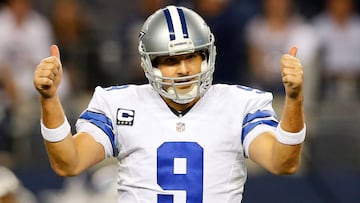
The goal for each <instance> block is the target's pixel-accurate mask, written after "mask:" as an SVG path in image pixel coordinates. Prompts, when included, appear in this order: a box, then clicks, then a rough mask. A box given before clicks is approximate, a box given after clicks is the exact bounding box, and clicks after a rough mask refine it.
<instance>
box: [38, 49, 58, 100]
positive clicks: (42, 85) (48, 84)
mask: <svg viewBox="0 0 360 203" xmlns="http://www.w3.org/2000/svg"><path fill="white" fill-rule="evenodd" d="M50 53H51V56H50V57H48V58H45V59H43V60H41V61H40V64H39V65H38V66H37V67H36V70H35V73H34V86H35V88H36V90H37V91H38V92H39V93H40V95H41V96H42V97H44V98H52V97H54V96H55V95H57V89H58V86H59V84H60V81H61V78H62V65H61V61H60V51H59V48H58V47H57V46H56V45H52V46H51V47H50Z"/></svg>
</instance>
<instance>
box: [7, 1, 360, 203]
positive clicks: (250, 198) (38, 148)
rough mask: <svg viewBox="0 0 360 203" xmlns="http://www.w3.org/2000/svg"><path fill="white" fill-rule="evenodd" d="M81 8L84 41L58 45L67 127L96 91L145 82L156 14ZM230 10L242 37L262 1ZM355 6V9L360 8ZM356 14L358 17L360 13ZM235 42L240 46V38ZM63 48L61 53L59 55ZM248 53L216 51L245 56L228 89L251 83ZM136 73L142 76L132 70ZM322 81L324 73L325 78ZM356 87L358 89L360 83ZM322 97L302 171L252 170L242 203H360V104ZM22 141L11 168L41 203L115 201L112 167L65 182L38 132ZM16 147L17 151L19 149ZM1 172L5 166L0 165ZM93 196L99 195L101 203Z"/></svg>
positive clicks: (306, 9) (123, 5)
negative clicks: (65, 76)
mask: <svg viewBox="0 0 360 203" xmlns="http://www.w3.org/2000/svg"><path fill="white" fill-rule="evenodd" d="M4 1H5V0H1V1H0V2H4ZM32 1H33V2H32V3H33V8H34V9H35V10H36V11H38V12H39V13H41V14H42V15H44V16H46V17H47V18H48V19H49V21H50V22H51V23H53V25H55V23H56V20H55V19H56V18H57V17H59V18H60V13H62V14H64V16H65V17H63V18H64V19H66V14H67V13H68V12H70V11H69V10H67V9H66V8H69V7H66V6H64V7H60V8H62V10H60V12H58V13H56V12H55V5H56V2H60V1H61V0H58V1H55V0H51V1H41V0H32ZM63 1H71V0H63ZM216 1H226V0H216ZM76 2H77V3H78V5H80V9H79V10H76V11H77V12H78V13H80V14H81V15H82V16H75V17H74V16H73V18H72V17H71V14H69V15H70V17H69V16H68V17H69V18H70V19H81V20H80V21H81V22H82V23H83V24H82V25H81V26H84V27H85V28H84V30H83V31H82V32H80V34H79V36H80V38H81V37H83V38H81V39H80V41H81V42H77V44H76V46H74V47H72V46H70V45H68V44H66V40H64V41H61V43H63V44H64V46H63V47H65V45H66V49H67V50H66V52H65V56H64V60H67V61H68V62H69V64H70V65H68V67H69V68H68V70H69V75H70V77H69V78H70V79H69V80H70V81H71V82H70V85H71V86H70V87H71V91H69V92H70V93H69V97H68V98H69V99H67V101H66V102H65V109H66V110H67V111H68V112H69V114H70V115H69V118H70V121H71V122H73V123H74V122H75V120H76V117H77V115H78V114H79V113H80V112H81V111H82V109H83V108H85V106H86V104H87V102H88V99H89V98H90V96H91V92H92V90H93V88H94V87H95V86H96V85H102V86H107V85H110V84H123V83H128V82H131V83H139V82H142V81H144V78H143V77H142V73H141V69H140V68H139V67H136V66H137V63H138V61H137V58H136V56H134V55H136V49H137V47H136V37H137V32H138V29H139V25H140V24H141V23H142V22H143V20H144V19H145V17H144V16H147V12H146V10H148V12H152V9H151V6H150V5H151V2H152V1H148V2H150V4H149V5H147V4H146V6H145V7H146V9H144V10H142V8H141V6H140V5H145V3H144V2H145V0H134V1H119V0H107V1H101V0H79V1H76ZM153 2H155V1H153ZM169 2H170V3H176V4H178V5H186V6H190V7H194V5H195V3H194V2H195V1H190V0H177V1H165V4H167V3H169ZM229 2H230V7H228V8H227V9H228V10H227V11H226V12H229V13H231V14H232V15H229V16H236V17H237V19H234V18H229V16H228V17H227V18H226V16H227V15H225V17H224V18H222V21H220V23H223V24H226V22H227V21H231V22H232V23H234V24H233V25H236V24H237V22H236V21H238V26H239V27H238V28H237V29H236V30H237V31H239V32H238V33H237V34H239V33H240V35H242V34H241V33H242V30H243V29H244V25H245V24H246V22H247V21H248V20H249V19H251V18H252V17H253V16H254V15H255V14H256V13H257V12H258V11H260V10H261V0H229ZM295 2H296V9H297V11H299V12H300V13H301V14H302V15H304V16H305V18H306V20H308V21H309V22H310V21H311V20H312V19H313V18H314V17H315V16H317V15H318V14H319V13H320V12H321V11H322V10H323V9H324V3H325V0H297V1H295ZM355 2H356V4H357V5H358V4H359V2H360V1H359V0H357V1H355ZM64 8H65V9H64ZM357 8H358V7H357ZM356 12H357V13H358V12H359V9H357V10H356ZM54 13H55V14H56V15H54ZM64 21H66V20H64ZM234 21H235V22H234ZM62 26H63V27H61V26H58V27H55V26H53V27H54V29H55V28H57V29H58V30H57V32H58V33H57V34H58V35H54V41H55V43H58V42H59V41H60V40H61V39H60V37H59V36H60V35H61V28H62V29H68V28H69V27H70V26H72V25H66V24H65V25H62ZM54 33H56V32H55V31H54ZM59 33H60V34H59ZM63 34H64V33H63ZM220 34H221V33H220ZM220 34H219V35H220ZM64 35H66V34H64ZM215 36H217V35H215ZM225 36H226V35H225ZM24 37H25V36H24ZM219 37H221V36H218V38H219ZM238 37H240V38H241V39H242V38H243V36H238ZM65 38H66V37H65ZM218 38H217V39H218ZM343 40H346V39H343ZM219 42H221V40H219ZM61 43H60V49H62V46H61ZM241 45H243V46H241ZM72 48H73V49H72ZM219 49H220V50H219ZM235 49H237V50H235ZM244 49H246V46H245V45H244V44H243V43H240V46H238V47H226V46H218V52H219V53H222V52H234V51H237V52H236V53H239V54H242V55H241V56H240V57H239V59H238V58H236V60H243V61H241V62H239V63H238V64H242V65H243V67H241V68H242V69H241V70H240V72H241V71H242V72H243V74H239V76H238V77H236V78H228V81H229V82H230V83H233V82H239V83H242V84H244V85H247V83H249V81H248V80H246V77H245V76H244V75H246V73H248V62H247V60H248V59H247V58H246V54H244V52H245V51H244ZM357 55H359V53H357ZM220 57H221V56H220ZM134 58H135V59H134ZM132 60H134V61H132ZM217 63H223V61H222V62H219V61H217ZM226 65H227V64H225V65H222V67H223V66H226ZM134 67H135V68H137V69H136V70H134V69H133V68H134ZM64 68H65V69H66V68H67V67H64ZM139 70H140V74H139ZM221 71H222V69H221V68H218V69H217V74H218V75H219V76H218V77H219V78H220V77H222V78H221V81H226V80H227V78H226V76H225V77H223V75H222V73H221ZM224 74H225V73H224ZM320 74H323V73H322V72H320ZM216 77H217V75H215V80H216V79H217V78H216ZM229 77H230V76H229ZM319 80H320V79H319ZM219 81H220V80H219ZM357 87H358V88H359V87H360V83H358V84H357ZM322 91H323V89H321V87H319V89H318V91H317V94H318V96H317V97H316V98H315V99H314V101H313V103H314V104H313V105H311V107H310V108H309V109H308V110H307V111H309V115H308V117H307V118H308V120H309V122H311V123H308V127H309V134H308V137H307V141H306V145H305V146H304V153H303V158H302V161H303V162H302V168H301V170H300V171H299V172H298V173H297V174H296V175H294V176H282V177H278V176H273V175H271V174H269V173H267V172H265V171H263V170H261V169H259V168H257V167H256V166H254V165H253V163H250V162H249V163H248V164H249V177H248V181H247V183H246V185H245V194H244V200H243V202H249V203H260V202H276V203H285V202H286V203H288V202H291V203H356V202H359V199H360V192H359V191H360V190H359V188H360V125H359V124H360V103H359V98H355V99H347V98H345V99H336V98H333V97H325V96H324V97H323V96H322ZM330 95H331V94H330ZM275 97H276V95H275ZM334 97H336V96H334ZM33 108H35V109H36V108H38V107H33ZM309 117H310V118H309ZM21 139H23V140H26V143H25V144H24V141H19V139H15V140H14V142H15V143H13V144H14V146H15V147H14V150H17V151H15V152H14V156H12V158H13V159H14V160H12V161H11V163H10V164H9V167H10V168H11V169H12V170H13V171H14V173H15V174H16V175H17V176H18V178H19V179H20V180H21V182H22V183H23V185H24V186H25V187H26V188H28V189H29V190H30V191H31V192H33V193H34V194H35V195H36V197H37V198H38V201H39V202H40V203H53V202H54V203H55V202H90V200H89V199H86V198H85V197H84V196H86V195H87V196H90V195H91V197H92V200H91V201H92V202H100V200H99V199H101V197H103V200H102V201H103V202H104V199H106V198H109V199H111V198H113V195H114V194H113V193H111V192H109V188H110V189H113V188H114V185H113V183H114V178H113V175H114V173H116V171H115V169H114V168H113V165H114V163H115V160H109V161H106V162H104V163H101V164H99V166H97V167H94V168H92V169H91V170H89V171H88V172H86V173H84V174H82V175H81V176H79V177H72V178H61V177H58V176H56V175H55V174H54V173H53V172H52V171H51V169H50V166H49V162H48V160H47V156H46V152H45V149H44V146H43V142H42V138H41V136H40V133H39V128H38V126H37V128H35V129H34V132H31V133H29V135H27V136H25V137H24V138H21ZM17 141H18V142H19V143H16V142H17ZM0 165H4V163H1V162H0ZM99 177H100V178H99ZM71 191H72V192H71ZM96 194H98V197H97V198H96ZM100 194H101V195H100ZM105 196H106V197H105ZM56 199H57V200H56ZM70 199H71V200H70ZM60 200H61V201H60Z"/></svg>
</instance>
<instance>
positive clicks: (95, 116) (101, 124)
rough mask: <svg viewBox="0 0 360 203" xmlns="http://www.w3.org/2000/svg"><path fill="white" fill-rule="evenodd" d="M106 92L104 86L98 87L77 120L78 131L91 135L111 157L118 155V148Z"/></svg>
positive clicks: (107, 155) (106, 154)
mask: <svg viewBox="0 0 360 203" xmlns="http://www.w3.org/2000/svg"><path fill="white" fill-rule="evenodd" d="M105 93H106V91H105V90H104V89H103V88H101V87H96V89H95V92H94V95H93V97H92V98H91V101H90V103H89V105H88V107H87V108H86V109H85V110H84V111H83V112H82V113H81V115H80V117H79V118H78V120H77V122H76V131H77V132H86V133H88V134H89V135H91V136H92V137H93V138H94V139H95V141H96V142H98V143H100V144H101V145H102V146H103V147H104V150H105V156H106V157H111V156H116V155H117V148H116V144H115V133H114V127H113V126H114V125H113V122H112V119H111V118H112V116H111V114H110V109H109V108H108V104H107V102H106V100H105Z"/></svg>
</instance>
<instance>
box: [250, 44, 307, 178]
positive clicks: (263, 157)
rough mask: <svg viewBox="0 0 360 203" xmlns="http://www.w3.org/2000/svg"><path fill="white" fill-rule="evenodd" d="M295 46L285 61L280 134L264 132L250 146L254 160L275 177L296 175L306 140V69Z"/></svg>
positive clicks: (251, 156)
mask: <svg viewBox="0 0 360 203" xmlns="http://www.w3.org/2000/svg"><path fill="white" fill-rule="evenodd" d="M296 53H297V48H296V47H292V48H291V49H290V50H289V53H288V54H284V55H283V56H282V58H281V76H282V82H283V84H284V87H285V93H286V96H285V105H284V110H283V114H282V116H281V121H280V124H279V126H278V127H277V129H276V134H275V135H274V134H273V133H269V132H267V133H263V134H261V135H259V136H258V137H257V138H255V139H254V141H253V142H252V143H251V144H250V148H249V156H250V158H251V159H252V160H253V161H255V162H257V163H258V164H260V165H261V166H263V167H264V168H266V169H267V170H269V171H270V172H272V173H274V174H292V173H295V172H296V170H297V169H298V166H299V164H300V157H301V149H302V143H303V140H304V138H305V125H304V120H305V119H304V111H303V67H302V65H301V61H300V60H299V59H298V58H296Z"/></svg>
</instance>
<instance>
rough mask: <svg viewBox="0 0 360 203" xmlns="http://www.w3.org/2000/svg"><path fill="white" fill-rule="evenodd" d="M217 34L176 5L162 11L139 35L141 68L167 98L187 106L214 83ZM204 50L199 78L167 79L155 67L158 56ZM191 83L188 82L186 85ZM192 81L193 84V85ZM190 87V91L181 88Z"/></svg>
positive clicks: (194, 14) (192, 12)
mask: <svg viewBox="0 0 360 203" xmlns="http://www.w3.org/2000/svg"><path fill="white" fill-rule="evenodd" d="M214 41H215V38H214V35H213V34H212V33H211V31H210V28H209V26H208V25H207V24H206V23H205V21H204V20H203V18H202V17H200V15H198V14H197V13H196V12H194V11H192V10H190V9H188V8H185V7H176V6H167V7H165V8H163V9H159V10H158V11H156V12H155V13H154V14H152V15H151V16H150V17H148V19H147V20H146V21H145V23H144V25H143V27H142V29H141V32H140V36H139V53H140V55H141V66H142V68H143V69H144V72H145V75H146V77H147V78H148V80H149V83H150V84H151V85H152V87H153V88H154V89H155V90H156V91H157V92H158V93H159V94H160V95H162V96H163V97H166V98H169V99H171V100H173V101H174V102H176V103H179V104H186V103H189V102H191V101H193V100H194V99H195V98H197V97H199V96H202V95H204V93H205V92H206V91H207V90H208V89H209V87H210V86H211V84H212V79H213V73H214V66H215V56H216V48H215V45H214ZM195 51H201V52H202V53H204V57H203V59H204V60H203V62H202V65H201V72H200V73H199V74H196V75H191V76H184V77H176V78H169V77H163V76H162V74H161V72H160V70H159V69H157V68H156V67H154V65H153V61H154V59H155V58H156V57H158V56H174V55H181V54H188V53H194V52H195ZM184 81H187V82H184ZM189 81H190V82H189ZM181 85H190V86H191V87H190V88H189V89H188V90H187V91H179V90H177V88H176V87H177V86H181Z"/></svg>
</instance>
